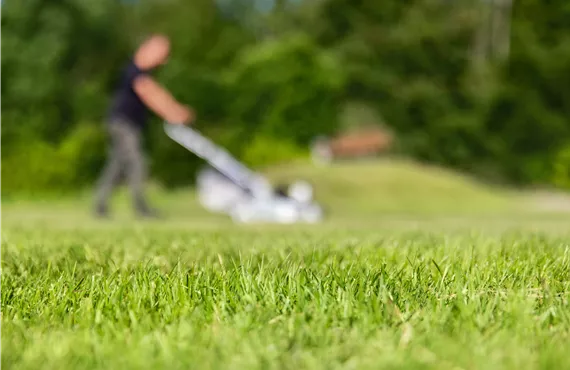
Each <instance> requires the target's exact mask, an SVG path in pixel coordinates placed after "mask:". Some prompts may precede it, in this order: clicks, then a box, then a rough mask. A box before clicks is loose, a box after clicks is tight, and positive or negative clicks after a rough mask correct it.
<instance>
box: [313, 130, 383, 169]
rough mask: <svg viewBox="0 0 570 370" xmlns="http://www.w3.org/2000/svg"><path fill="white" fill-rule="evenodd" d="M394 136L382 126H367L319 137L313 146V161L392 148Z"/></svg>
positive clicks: (344, 157)
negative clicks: (331, 135) (329, 136)
mask: <svg viewBox="0 0 570 370" xmlns="http://www.w3.org/2000/svg"><path fill="white" fill-rule="evenodd" d="M392 143H393V137H392V135H391V134H389V133H388V132H386V131H384V130H382V129H381V128H376V127H374V128H367V129H361V130H358V131H354V132H350V133H344V134H340V135H338V136H335V137H332V138H327V137H319V138H317V139H316V140H315V141H314V142H313V144H312V146H311V153H312V157H313V161H315V162H319V163H329V162H332V161H334V160H335V159H347V158H352V159H356V158H363V157H370V156H375V155H378V154H379V153H382V152H387V151H388V150H390V148H391V146H392Z"/></svg>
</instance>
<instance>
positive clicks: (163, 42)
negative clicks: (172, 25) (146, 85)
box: [134, 35, 170, 70]
mask: <svg viewBox="0 0 570 370" xmlns="http://www.w3.org/2000/svg"><path fill="white" fill-rule="evenodd" d="M169 53H170V40H168V38H167V37H166V36H164V35H153V36H151V37H149V38H148V39H146V40H145V41H144V42H143V43H142V44H141V46H139V48H138V49H137V51H136V53H135V60H134V61H135V64H136V65H137V67H139V68H140V69H143V70H150V69H153V68H155V67H158V66H159V65H161V64H164V63H165V62H166V60H167V59H168V55H169Z"/></svg>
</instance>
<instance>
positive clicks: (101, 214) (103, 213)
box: [94, 206, 109, 218]
mask: <svg viewBox="0 0 570 370" xmlns="http://www.w3.org/2000/svg"><path fill="white" fill-rule="evenodd" d="M94 214H95V217H97V218H109V210H108V209H107V207H103V206H97V207H95V211H94Z"/></svg>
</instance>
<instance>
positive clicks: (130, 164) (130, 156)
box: [95, 120, 149, 213]
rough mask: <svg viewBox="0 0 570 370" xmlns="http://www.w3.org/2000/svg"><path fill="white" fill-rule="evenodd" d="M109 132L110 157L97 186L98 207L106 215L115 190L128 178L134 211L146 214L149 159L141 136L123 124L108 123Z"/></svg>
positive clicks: (134, 129)
mask: <svg viewBox="0 0 570 370" xmlns="http://www.w3.org/2000/svg"><path fill="white" fill-rule="evenodd" d="M107 129H108V132H109V136H110V139H111V140H110V147H109V157H108V160H107V164H106V165H105V168H104V170H103V172H102V174H101V177H100V178H99V181H98V184H97V193H96V200H95V202H96V204H95V206H96V208H97V209H98V210H99V211H106V210H107V203H108V201H109V198H110V197H111V195H112V193H113V190H114V189H115V188H116V187H117V186H118V185H119V183H120V182H121V180H122V179H123V178H126V179H127V181H128V184H129V187H130V188H131V193H132V197H133V206H134V208H135V210H136V211H137V212H143V213H144V212H147V211H149V208H148V205H147V203H146V201H145V198H144V191H143V190H144V189H143V187H144V181H145V179H146V159H145V156H144V153H143V150H142V140H141V139H142V138H141V132H140V130H139V129H137V128H135V127H133V126H132V125H131V124H129V122H126V121H123V120H116V121H113V122H111V123H109V124H108V125H107Z"/></svg>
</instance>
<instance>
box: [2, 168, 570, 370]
mask: <svg viewBox="0 0 570 370" xmlns="http://www.w3.org/2000/svg"><path fill="white" fill-rule="evenodd" d="M362 166H363V167H361V168H360V169H361V170H363V169H366V168H367V167H366V166H370V165H364V164H363V165H362ZM380 167H381V168H383V169H384V171H387V172H389V171H390V168H392V176H393V177H392V179H393V178H394V177H397V176H401V178H406V179H408V180H409V179H410V176H412V177H413V176H416V175H414V174H413V171H411V170H409V169H406V167H402V168H397V167H391V166H388V165H386V166H385V167H382V166H380ZM380 167H379V168H380ZM287 171H288V170H287V169H282V170H281V171H280V172H279V173H278V174H277V175H278V176H284V177H286V176H287V175H288V174H287ZM295 171H297V173H302V172H303V169H302V167H298V168H297V169H296V170H295ZM350 171H353V170H351V169H349V168H348V167H344V166H339V167H335V168H333V169H332V171H331V172H332V173H333V174H332V175H330V176H331V177H330V178H327V177H325V173H326V176H329V174H330V173H331V172H326V171H323V172H322V173H320V172H315V173H316V175H314V174H315V173H311V174H313V178H312V180H313V181H315V180H316V181H315V182H318V183H319V184H321V186H322V188H319V189H323V193H322V196H323V197H324V198H325V199H327V200H328V201H329V204H332V206H331V208H332V211H333V217H332V219H331V220H329V221H328V222H326V223H324V224H323V225H319V226H315V227H309V226H290V227H289V226H287V227H285V226H261V225H259V226H247V227H239V226H236V225H232V224H230V223H229V222H228V221H227V220H225V219H223V218H220V217H217V216H211V215H207V214H205V213H204V212H203V211H201V210H200V209H199V208H198V207H197V206H196V204H195V202H194V200H193V195H192V194H191V193H187V192H178V193H176V194H171V195H164V194H161V193H160V192H156V191H154V193H153V194H154V197H155V198H156V199H158V200H160V203H161V204H162V205H163V206H164V207H165V208H167V209H168V210H169V216H170V218H169V219H167V220H165V221H156V222H137V221H135V220H132V219H131V218H130V217H129V215H128V214H127V213H126V212H124V210H125V209H124V207H125V206H126V204H125V202H126V201H127V200H128V198H124V196H120V197H119V198H120V199H118V201H119V204H120V205H121V206H120V207H119V209H118V214H117V216H116V219H115V220H113V221H95V220H92V219H90V217H89V214H88V210H89V208H88V206H89V203H88V202H86V200H85V199H84V200H74V199H69V200H61V201H58V202H44V203H39V202H11V203H6V204H3V207H2V216H3V217H2V223H3V225H2V281H1V294H2V301H1V308H2V316H1V323H2V367H3V368H6V369H66V368H82V369H156V368H168V369H190V368H196V369H296V370H297V369H308V368H311V369H337V368H338V369H340V368H342V369H378V368H381V369H395V368H410V369H517V370H521V369H550V368H553V369H564V368H570V356H568V348H570V303H569V300H570V278H569V277H570V230H568V225H570V218H569V217H568V216H564V215H562V214H558V215H554V214H538V213H536V212H531V211H526V212H522V213H521V212H520V211H518V210H517V207H515V206H519V205H520V203H519V202H518V200H517V201H516V202H514V205H515V206H513V203H512V199H511V198H509V197H510V196H509V195H502V193H501V192H499V191H495V190H489V189H487V188H485V187H483V186H480V185H475V184H473V183H472V182H469V181H467V180H461V179H459V178H456V177H453V176H449V177H448V176H447V175H441V177H438V176H440V175H433V174H432V175H429V174H427V173H423V174H422V173H420V172H418V175H417V176H424V177H423V180H422V182H421V184H422V185H424V186H422V187H418V186H417V184H418V182H416V186H415V188H416V189H419V190H417V191H414V190H413V186H412V185H409V184H408V183H407V182H405V183H402V185H401V187H402V188H406V189H408V192H407V193H406V192H405V191H404V190H400V191H399V192H398V191H396V190H397V189H398V187H397V186H396V185H393V188H392V190H390V191H393V192H394V195H393V197H394V198H395V199H397V200H399V201H400V202H401V203H400V204H401V206H400V207H398V202H397V201H390V200H389V199H390V198H389V194H383V193H381V194H378V189H384V190H386V189H390V188H389V187H388V185H386V184H387V183H390V181H391V180H389V178H388V177H386V176H380V177H378V178H376V180H375V179H374V177H373V176H372V174H369V175H366V176H364V178H367V179H368V180H367V181H364V183H363V184H361V187H360V188H358V186H357V185H356V184H355V178H356V176H357V173H352V177H349V178H351V179H352V180H350V181H352V183H350V184H349V182H350V181H349V180H348V179H346V180H345V182H344V185H342V184H340V185H339V184H335V183H336V182H337V181H341V182H342V181H343V180H339V178H345V176H347V174H349V173H350ZM357 172H358V171H357ZM359 173H360V176H362V174H363V173H366V172H359ZM307 174H309V173H307ZM379 178H383V179H385V180H383V181H382V180H379ZM327 179H329V180H327ZM394 181H395V180H394ZM371 183H373V184H371ZM434 184H440V185H437V186H436V185H434ZM442 184H447V185H446V186H444V185H442ZM327 186H328V187H327ZM335 186H338V188H335ZM343 186H344V187H343ZM426 188H427V189H429V190H430V191H429V194H427V193H426V192H427V190H426ZM358 189H360V190H361V191H360V192H359V191H358ZM438 189H439V190H438ZM458 189H463V190H464V192H465V193H464V194H469V197H468V198H469V199H467V198H465V200H464V201H459V200H458V199H457V198H455V201H451V200H449V199H448V197H449V196H451V195H452V194H459V193H461V191H459V190H458ZM468 189H471V190H468ZM386 191H388V190H386ZM418 192H419V193H420V195H418ZM422 192H423V193H422ZM341 193H342V194H345V196H346V199H344V200H343V199H341V200H339V199H335V198H336V197H338V196H339V194H341ZM366 193H367V194H368V196H369V200H368V202H364V199H365V195H366ZM428 195H429V197H430V200H429V201H423V202H422V201H421V200H422V199H423V198H424V197H426V196H428ZM454 196H455V195H454ZM517 197H518V195H517ZM513 198H514V197H513ZM349 199H354V200H358V199H360V202H361V203H359V204H360V206H355V205H351V206H350V205H348V203H349V202H348V200H349ZM414 199H415V200H414ZM517 199H521V198H517ZM437 201H439V202H440V204H441V208H438V207H436V205H437V204H435V203H434V202H437ZM414 202H416V203H417V206H416V208H415V209H414V210H411V205H412V204H413V203H414ZM498 203H501V204H503V205H504V206H501V207H499V208H497V207H495V206H494V205H496V204H498ZM486 206H487V208H486ZM343 207H346V214H343V210H345V208H343ZM350 207H353V208H350ZM359 207H361V209H362V212H361V213H359V212H358V210H359Z"/></svg>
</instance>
